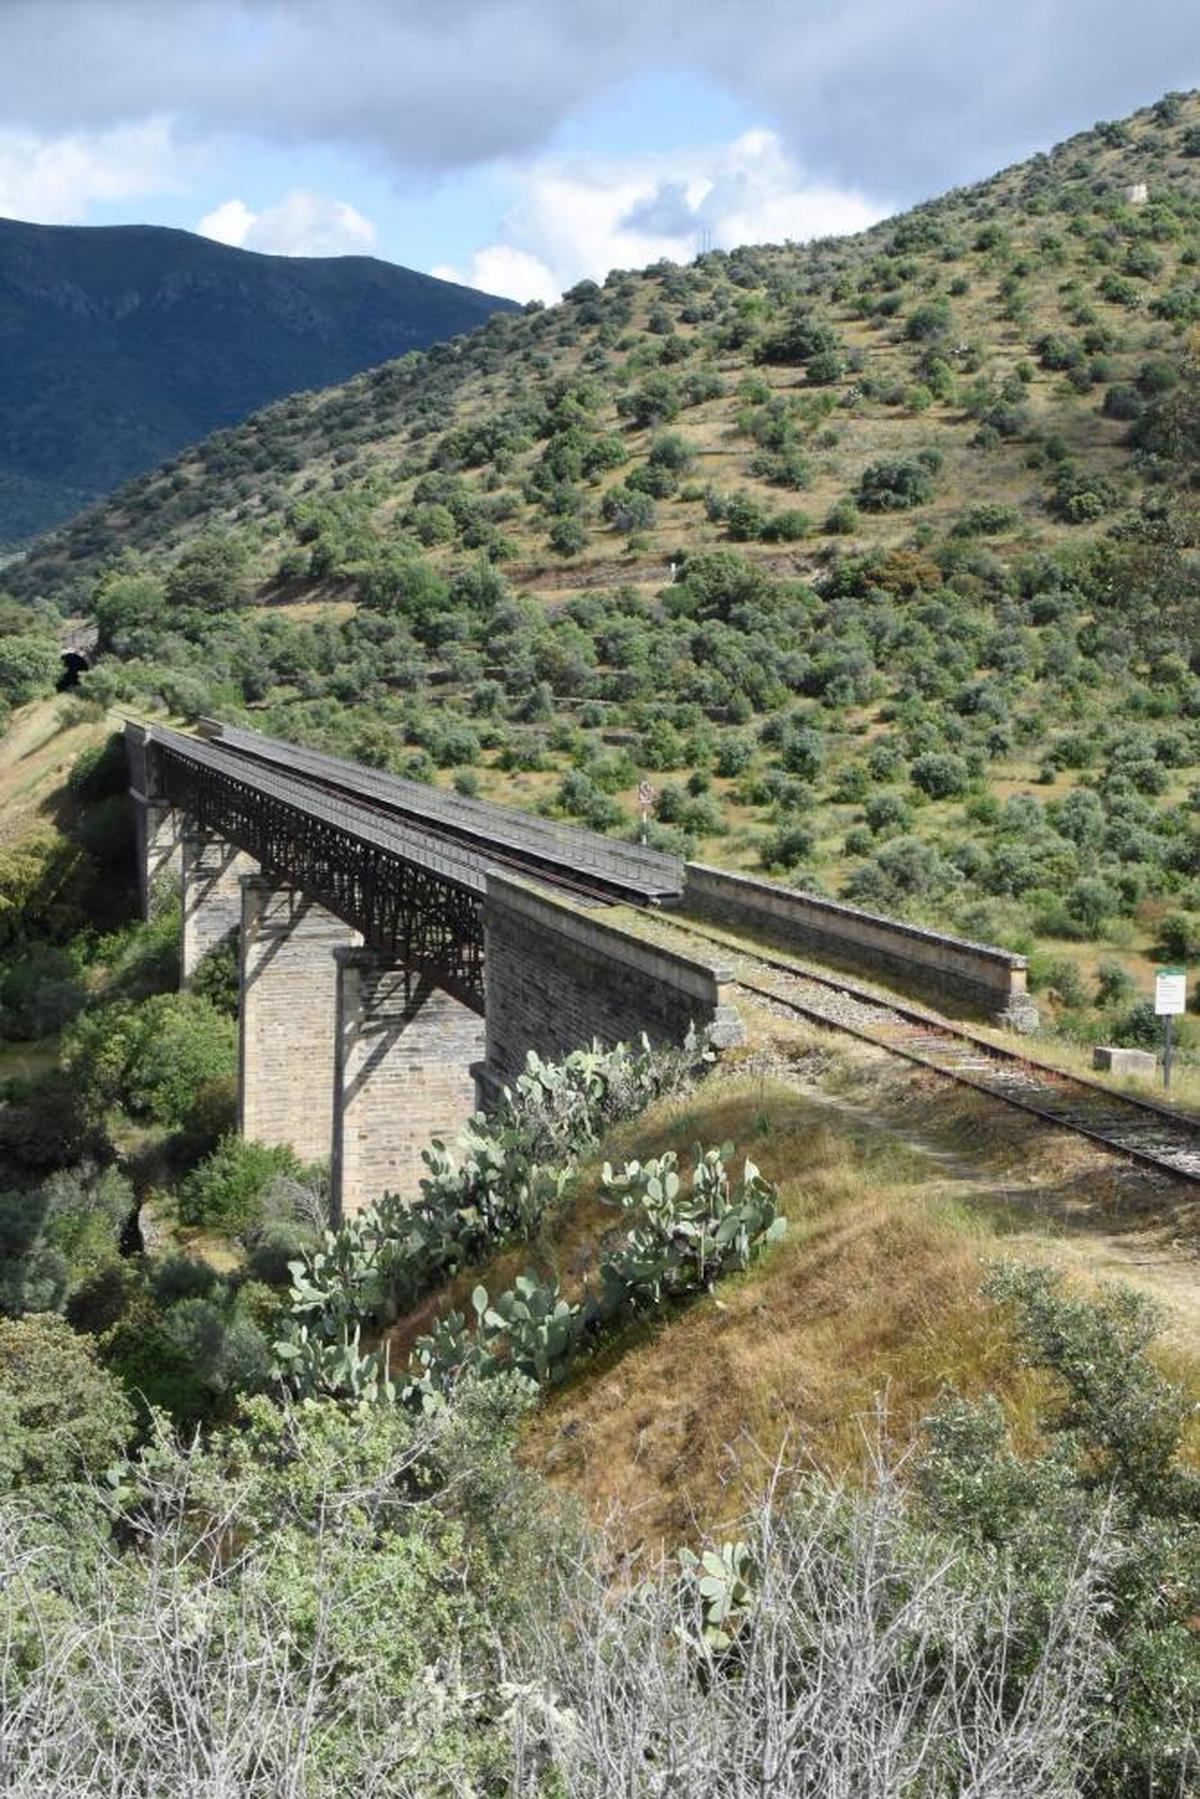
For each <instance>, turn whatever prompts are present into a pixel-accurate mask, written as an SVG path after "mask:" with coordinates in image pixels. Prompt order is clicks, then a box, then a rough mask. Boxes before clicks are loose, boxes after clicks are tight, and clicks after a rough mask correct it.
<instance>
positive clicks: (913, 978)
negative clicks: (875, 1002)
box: [683, 862, 1037, 1029]
mask: <svg viewBox="0 0 1200 1799" xmlns="http://www.w3.org/2000/svg"><path fill="white" fill-rule="evenodd" d="M683 903H684V907H685V909H686V910H687V911H689V912H692V913H694V914H696V915H698V916H699V917H702V918H709V919H712V920H713V921H714V922H716V923H720V924H726V925H729V926H730V927H731V928H733V929H737V928H739V927H742V928H746V929H749V930H752V931H756V932H764V933H768V934H770V935H771V936H773V937H777V938H779V939H780V940H783V941H787V942H790V943H794V944H795V945H796V946H797V948H799V949H802V950H808V951H810V952H812V953H813V954H815V955H822V954H824V955H828V956H832V957H834V958H835V959H836V960H837V961H839V962H843V963H847V964H849V965H850V966H852V967H853V968H855V969H861V970H862V972H863V973H864V974H867V975H871V974H880V975H891V976H894V977H897V978H899V979H900V980H902V981H904V982H905V983H907V984H908V985H910V986H912V987H914V988H917V989H919V990H920V991H922V992H924V993H928V994H929V995H930V996H932V997H933V998H937V999H946V998H950V999H955V1000H961V1001H965V1002H966V1003H967V1004H969V1005H972V1006H976V1007H978V1008H979V1009H980V1010H981V1011H984V1012H987V1013H989V1014H990V1015H991V1016H993V1017H1000V1016H1002V1017H1003V1020H1004V1022H1005V1023H1010V1024H1015V1025H1017V1026H1018V1027H1019V1028H1024V1029H1028V1028H1030V1027H1031V1026H1032V1025H1036V1022H1037V1010H1036V1007H1035V1006H1034V1005H1033V1002H1032V1001H1031V1000H1030V999H1029V997H1028V994H1027V992H1026V976H1027V968H1028V964H1027V962H1026V958H1025V957H1024V956H1018V955H1014V954H1013V953H1012V952H1011V951H1009V950H1004V949H997V948H996V947H995V946H994V945H991V944H986V943H968V942H966V941H965V940H964V939H963V938H961V937H949V936H946V935H944V934H943V933H942V932H939V931H929V930H925V929H923V928H922V927H921V926H920V925H911V924H902V923H901V922H900V921H899V920H898V919H894V918H883V917H880V916H879V915H878V914H877V913H874V912H864V911H862V910H860V908H859V907H857V906H846V905H842V904H841V903H840V902H838V901H836V900H828V899H819V898H817V897H816V895H814V894H811V893H800V892H798V891H797V890H796V889H794V888H790V887H780V886H777V885H776V883H775V882H774V881H761V880H755V879H753V878H752V877H751V876H749V875H735V874H730V873H728V872H727V871H726V870H725V869H720V868H709V867H706V866H704V865H703V864H702V863H699V862H689V863H688V865H687V870H686V883H685V886H684V896H683Z"/></svg>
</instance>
